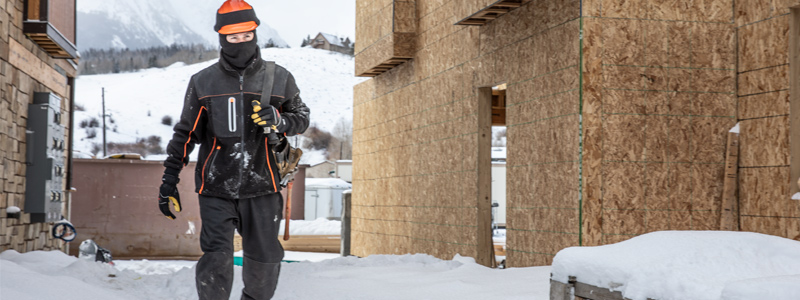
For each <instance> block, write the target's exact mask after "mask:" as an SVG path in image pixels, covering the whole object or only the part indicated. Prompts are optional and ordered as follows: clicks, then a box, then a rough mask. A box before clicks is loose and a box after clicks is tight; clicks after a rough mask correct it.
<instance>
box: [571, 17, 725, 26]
mask: <svg viewBox="0 0 800 300" xmlns="http://www.w3.org/2000/svg"><path fill="white" fill-rule="evenodd" d="M584 18H590V19H605V20H627V21H651V22H681V23H699V24H726V25H733V24H734V22H709V21H690V20H667V19H664V20H661V19H637V18H620V17H598V16H584Z"/></svg>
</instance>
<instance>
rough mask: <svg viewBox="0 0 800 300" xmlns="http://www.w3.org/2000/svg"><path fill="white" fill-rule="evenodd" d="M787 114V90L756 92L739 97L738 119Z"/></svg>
mask: <svg viewBox="0 0 800 300" xmlns="http://www.w3.org/2000/svg"><path fill="white" fill-rule="evenodd" d="M788 114H789V91H780V92H774V93H766V94H756V95H751V96H746V97H740V98H739V119H742V120H746V119H755V118H763V117H774V116H782V115H788Z"/></svg>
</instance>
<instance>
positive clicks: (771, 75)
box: [735, 0, 800, 240]
mask: <svg viewBox="0 0 800 300" xmlns="http://www.w3.org/2000/svg"><path fill="white" fill-rule="evenodd" d="M797 5H800V1H797V0H782V1H767V0H751V1H736V7H735V9H736V28H737V38H738V50H739V60H738V64H739V68H738V70H737V72H738V76H739V86H738V89H739V91H738V96H739V98H738V100H739V114H738V118H739V121H740V124H741V130H742V131H741V137H740V139H741V151H740V160H739V166H740V169H739V195H740V196H739V199H740V211H741V219H740V223H741V229H742V230H744V231H754V232H760V233H766V234H772V235H777V236H782V237H787V238H791V239H795V240H800V201H796V200H791V193H790V191H791V187H792V185H794V184H795V181H796V180H797V178H792V177H791V176H790V161H791V153H790V138H789V133H790V132H791V131H794V130H797V129H796V128H791V127H790V123H789V122H790V118H793V117H795V116H792V115H791V114H790V110H789V106H790V105H789V104H790V102H789V100H790V96H791V95H790V92H789V89H790V85H791V84H792V83H791V82H790V78H789V70H790V65H789V53H788V51H789V23H790V21H791V18H792V16H791V14H790V11H789V7H792V6H797ZM794 84H795V85H796V84H798V83H794Z"/></svg>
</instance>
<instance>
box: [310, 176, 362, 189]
mask: <svg viewBox="0 0 800 300" xmlns="http://www.w3.org/2000/svg"><path fill="white" fill-rule="evenodd" d="M352 186H353V185H352V184H350V183H348V182H347V181H344V180H341V179H339V178H306V188H309V187H318V188H331V189H335V188H339V189H350V188H351V187H352Z"/></svg>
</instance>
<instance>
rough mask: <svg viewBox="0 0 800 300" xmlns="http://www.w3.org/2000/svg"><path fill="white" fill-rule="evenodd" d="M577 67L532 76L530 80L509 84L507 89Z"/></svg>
mask: <svg viewBox="0 0 800 300" xmlns="http://www.w3.org/2000/svg"><path fill="white" fill-rule="evenodd" d="M577 67H578V65H571V66H569V67H564V68H561V69H558V70H555V71H551V72H547V73H544V74H540V75H536V76H533V77H531V78H527V79H522V80H520V81H517V82H512V83H509V84H508V87H509V88H510V87H514V86H516V85H519V84H522V83H525V82H528V81H531V80H534V79H537V78H543V77H547V76H548V75H553V74H556V73H560V72H562V71H566V70H569V69H573V68H577Z"/></svg>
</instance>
